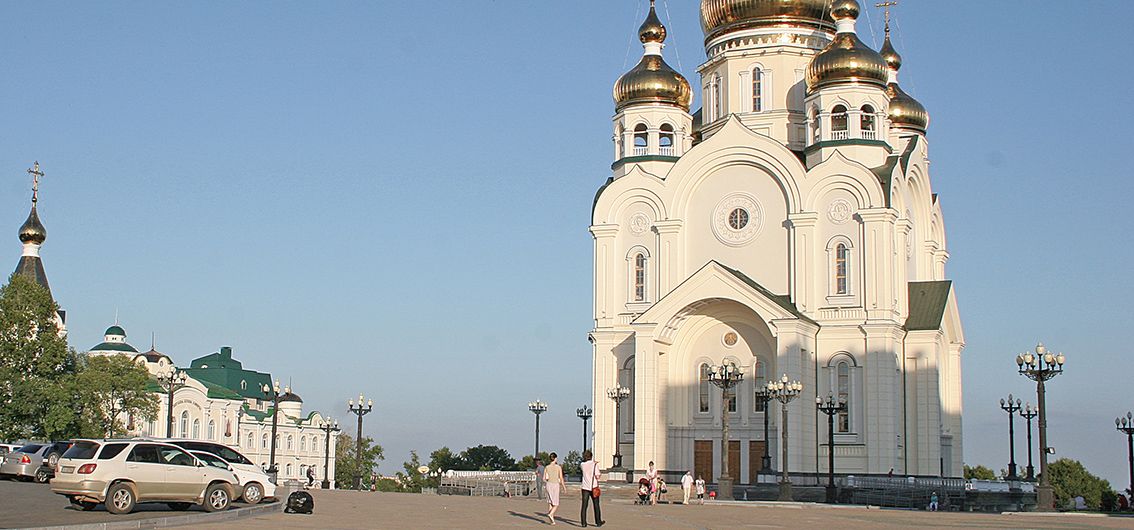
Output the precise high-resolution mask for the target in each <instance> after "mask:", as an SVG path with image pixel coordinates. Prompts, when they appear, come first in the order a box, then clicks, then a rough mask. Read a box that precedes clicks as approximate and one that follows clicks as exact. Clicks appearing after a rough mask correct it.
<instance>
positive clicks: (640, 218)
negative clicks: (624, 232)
mask: <svg viewBox="0 0 1134 530" xmlns="http://www.w3.org/2000/svg"><path fill="white" fill-rule="evenodd" d="M649 227H650V218H649V217H647V216H646V214H644V213H642V212H638V213H636V214H634V215H632V216H630V232H631V233H632V234H634V235H641V234H642V233H643V232H645V231H646V229H648V228H649Z"/></svg>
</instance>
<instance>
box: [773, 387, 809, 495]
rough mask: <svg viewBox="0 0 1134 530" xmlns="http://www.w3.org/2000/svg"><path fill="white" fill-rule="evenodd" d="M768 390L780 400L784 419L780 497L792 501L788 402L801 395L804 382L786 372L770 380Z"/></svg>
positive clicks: (781, 426)
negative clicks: (790, 378)
mask: <svg viewBox="0 0 1134 530" xmlns="http://www.w3.org/2000/svg"><path fill="white" fill-rule="evenodd" d="M768 391H769V392H770V393H771V394H772V399H774V400H776V401H779V402H780V410H781V412H782V414H783V415H782V419H781V420H780V440H781V441H780V445H781V446H782V447H781V453H782V457H781V458H780V473H781V475H780V497H779V500H781V501H791V500H792V495H791V478H789V477H788V408H787V406H788V403H791V402H792V400H794V399H795V398H797V397H799V394H800V393H801V392H803V383H800V382H799V381H789V380H788V376H787V374H784V376H783V377H781V378H780V380H779V381H769V382H768Z"/></svg>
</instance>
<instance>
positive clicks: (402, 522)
mask: <svg viewBox="0 0 1134 530" xmlns="http://www.w3.org/2000/svg"><path fill="white" fill-rule="evenodd" d="M572 492H574V490H572ZM312 494H313V495H314V497H315V513H314V514H312V515H293V514H283V513H278V514H271V515H263V516H257V517H252V518H248V519H241V520H240V521H239V522H236V523H232V524H234V525H235V526H238V527H239V528H241V529H262V530H278V529H282V528H320V529H324V528H326V529H332V528H334V529H338V528H342V529H347V528H525V527H526V528H535V527H546V526H548V525H547V518H546V517H545V516H544V514H545V513H546V511H547V509H546V504H544V503H543V502H541V501H538V500H534V499H522V498H511V499H505V498H498V497H457V496H439V495H420V494H411V493H369V492H355V491H313V492H312ZM630 495H632V492H630V491H625V492H623V491H615V492H612V493H611V494H610V495H609V498H605V499H604V500H603V507H602V508H603V516H604V518H605V519H606V520H607V525H606V526H604V527H603V528H604V529H605V528H635V529H649V530H662V529H690V528H694V529H702V528H722V529H723V528H821V529H839V530H841V529H887V528H895V529H897V528H903V529H905V528H1052V529H1063V528H1068V529H1070V528H1134V518H1126V517H1100V516H1090V515H1076V514H1059V515H1037V514H1007V515H1000V514H971V513H947V512H936V513H930V512H921V511H907V510H880V509H868V508H865V507H829V506H822V505H810V504H778V503H756V502H751V503H731V504H727V505H726V504H709V505H705V506H682V505H668V504H662V505H657V506H639V505H635V504H633V502H632V499H631V497H630ZM560 515H562V516H563V517H562V518H561V519H560V520H559V524H558V525H557V526H556V527H557V528H576V527H578V526H579V500H578V497H577V495H571V496H570V497H568V496H566V495H565V496H564V502H563V505H562V506H561V507H560ZM589 522H591V523H592V526H590V527H589V528H594V526H593V520H592V521H589ZM195 527H196V528H200V527H201V526H200V525H196V526H195ZM222 527H223V526H221V525H218V526H217V528H222Z"/></svg>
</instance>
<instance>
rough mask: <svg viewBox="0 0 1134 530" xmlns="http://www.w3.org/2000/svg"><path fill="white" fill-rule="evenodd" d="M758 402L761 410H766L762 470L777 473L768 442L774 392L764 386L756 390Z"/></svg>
mask: <svg viewBox="0 0 1134 530" xmlns="http://www.w3.org/2000/svg"><path fill="white" fill-rule="evenodd" d="M755 395H756V402H757V403H759V404H760V410H762V411H764V456H763V457H761V458H760V472H761V473H775V470H773V469H772V453H771V451H770V450H769V448H770V447H771V446H770V445H769V443H768V416H769V413H768V403H769V402H770V401H772V393H771V392H770V391H769V390H768V387H763V388H761V389H760V390H757V391H756V394H755Z"/></svg>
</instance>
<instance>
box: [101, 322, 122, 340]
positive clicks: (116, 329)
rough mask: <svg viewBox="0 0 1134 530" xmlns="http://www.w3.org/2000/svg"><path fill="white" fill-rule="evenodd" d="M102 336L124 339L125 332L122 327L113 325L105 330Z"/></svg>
mask: <svg viewBox="0 0 1134 530" xmlns="http://www.w3.org/2000/svg"><path fill="white" fill-rule="evenodd" d="M104 335H122V336H123V337H125V336H126V330H124V329H122V326H119V325H118V324H115V325H113V326H110V327H109V328H106V333H104Z"/></svg>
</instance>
